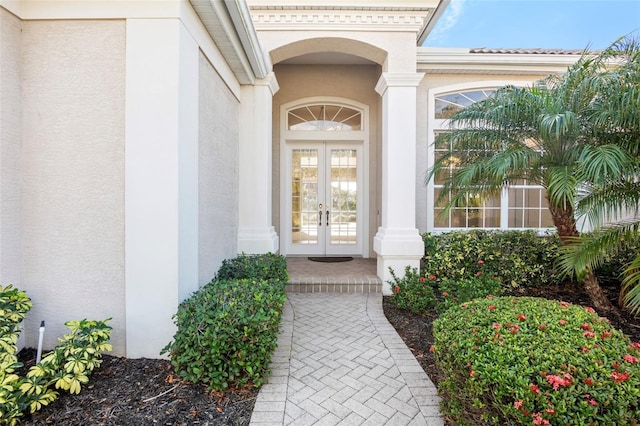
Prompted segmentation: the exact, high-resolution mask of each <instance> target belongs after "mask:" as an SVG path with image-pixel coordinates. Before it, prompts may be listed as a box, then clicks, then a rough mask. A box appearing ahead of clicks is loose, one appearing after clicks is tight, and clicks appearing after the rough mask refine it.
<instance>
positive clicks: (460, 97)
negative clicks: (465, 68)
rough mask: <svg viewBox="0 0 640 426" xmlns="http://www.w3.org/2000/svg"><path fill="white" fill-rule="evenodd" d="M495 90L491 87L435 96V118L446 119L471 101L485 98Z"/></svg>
mask: <svg viewBox="0 0 640 426" xmlns="http://www.w3.org/2000/svg"><path fill="white" fill-rule="evenodd" d="M495 92H496V91H495V90H493V89H485V90H473V91H467V92H455V93H448V94H442V95H438V96H436V102H435V118H436V119H447V118H451V116H452V115H453V114H455V113H456V112H458V111H460V110H461V109H462V108H464V107H467V106H469V105H471V104H473V103H476V102H478V101H481V100H483V99H487V98H489V97H491V96H493V94H494V93H495Z"/></svg>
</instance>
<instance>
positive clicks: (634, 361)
mask: <svg viewBox="0 0 640 426" xmlns="http://www.w3.org/2000/svg"><path fill="white" fill-rule="evenodd" d="M622 358H623V359H624V360H625V361H627V362H628V363H629V364H637V363H638V358H636V357H635V356H633V355H629V354H627V355H625V356H624V357H622Z"/></svg>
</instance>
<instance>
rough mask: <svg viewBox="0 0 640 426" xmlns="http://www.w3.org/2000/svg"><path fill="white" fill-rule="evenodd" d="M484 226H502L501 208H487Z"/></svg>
mask: <svg viewBox="0 0 640 426" xmlns="http://www.w3.org/2000/svg"><path fill="white" fill-rule="evenodd" d="M484 215H485V216H484V226H485V227H486V228H499V227H500V209H485V211H484Z"/></svg>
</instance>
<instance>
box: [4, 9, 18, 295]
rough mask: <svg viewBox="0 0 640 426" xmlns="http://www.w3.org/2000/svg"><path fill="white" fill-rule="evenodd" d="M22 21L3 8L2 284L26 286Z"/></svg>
mask: <svg viewBox="0 0 640 426" xmlns="http://www.w3.org/2000/svg"><path fill="white" fill-rule="evenodd" d="M21 31H22V22H21V21H20V20H19V19H18V18H16V17H15V16H13V15H12V14H10V13H8V12H7V11H6V10H4V9H2V8H0V285H1V286H6V285H8V284H13V285H14V286H15V287H18V288H21V287H22V211H21V194H20V186H21V185H20V182H21V165H20V151H21V141H22V127H21V124H22V105H21V90H20V87H21V85H20V80H21V78H22V77H21V73H22V43H21Z"/></svg>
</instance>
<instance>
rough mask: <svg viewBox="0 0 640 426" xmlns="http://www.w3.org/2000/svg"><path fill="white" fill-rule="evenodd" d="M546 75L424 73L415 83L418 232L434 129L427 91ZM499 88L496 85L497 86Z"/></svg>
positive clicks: (422, 221)
mask: <svg viewBox="0 0 640 426" xmlns="http://www.w3.org/2000/svg"><path fill="white" fill-rule="evenodd" d="M543 77H545V75H532V74H527V75H513V74H510V75H508V74H480V73H478V74H444V73H443V74H426V75H425V77H424V78H423V79H422V81H421V83H420V85H419V86H418V100H417V103H418V105H417V117H418V119H417V136H416V139H417V143H416V225H417V227H418V229H419V230H420V232H426V231H427V187H426V186H425V184H424V178H425V174H426V172H427V148H428V146H429V136H430V132H433V129H430V128H429V125H430V120H431V114H433V112H432V111H431V112H430V111H429V93H430V91H436V90H444V88H448V87H451V90H453V91H456V90H474V89H473V88H472V87H475V88H477V89H480V88H483V87H496V86H495V84H494V83H496V82H500V83H501V84H500V85H504V84H507V83H509V84H517V83H521V84H528V83H530V82H533V81H536V80H538V79H540V78H543ZM467 85H468V87H469V88H468V89H467V88H465V89H455V87H456V86H461V87H464V86H467ZM498 87H499V86H498Z"/></svg>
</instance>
